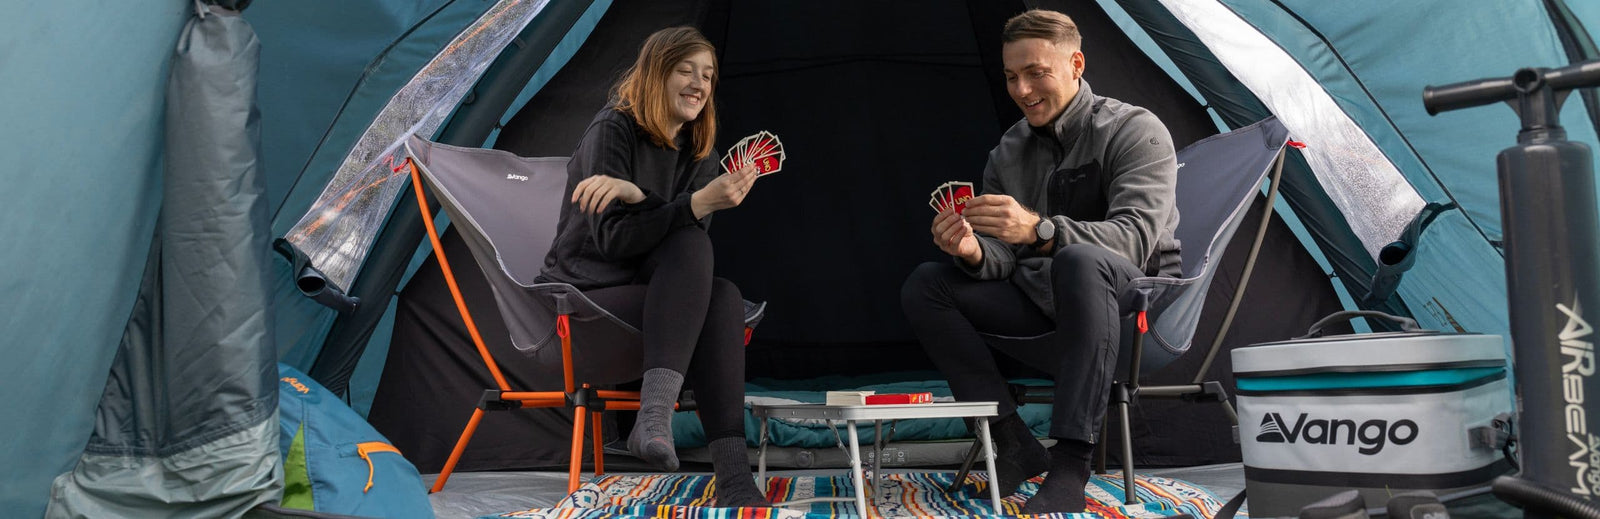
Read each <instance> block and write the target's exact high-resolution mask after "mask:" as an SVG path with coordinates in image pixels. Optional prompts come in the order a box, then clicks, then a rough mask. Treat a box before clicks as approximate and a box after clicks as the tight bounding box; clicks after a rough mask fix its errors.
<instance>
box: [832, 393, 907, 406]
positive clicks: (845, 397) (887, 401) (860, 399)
mask: <svg viewBox="0 0 1600 519" xmlns="http://www.w3.org/2000/svg"><path fill="white" fill-rule="evenodd" d="M932 401H933V393H928V392H921V393H885V394H881V395H880V394H877V392H875V391H829V392H828V394H827V404H828V405H891V404H926V403H929V402H932Z"/></svg>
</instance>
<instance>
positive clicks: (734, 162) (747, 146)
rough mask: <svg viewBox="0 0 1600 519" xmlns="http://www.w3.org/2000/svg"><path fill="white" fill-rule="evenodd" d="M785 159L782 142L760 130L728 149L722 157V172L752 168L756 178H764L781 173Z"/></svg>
mask: <svg viewBox="0 0 1600 519" xmlns="http://www.w3.org/2000/svg"><path fill="white" fill-rule="evenodd" d="M786 158H788V156H787V155H785V154H784V153H783V141H781V140H778V136H777V135H773V134H772V132H769V131H766V130H762V131H761V132H760V133H757V134H755V135H751V136H749V137H745V138H744V139H740V140H739V142H738V143H737V144H734V145H733V146H732V147H730V148H728V153H727V154H726V155H723V157H722V171H723V172H724V173H732V172H734V171H737V170H738V169H739V168H742V167H745V166H752V167H754V168H755V169H756V173H757V175H758V176H765V175H767V174H770V173H777V172H778V171H781V170H782V169H783V160H784V159H786Z"/></svg>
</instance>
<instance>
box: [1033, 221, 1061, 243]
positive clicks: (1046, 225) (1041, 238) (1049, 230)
mask: <svg viewBox="0 0 1600 519" xmlns="http://www.w3.org/2000/svg"><path fill="white" fill-rule="evenodd" d="M1033 234H1034V238H1035V239H1034V240H1033V248H1035V249H1037V248H1039V247H1043V246H1044V244H1046V243H1049V242H1050V240H1053V239H1055V237H1056V223H1055V222H1052V221H1050V219H1049V218H1045V217H1043V216H1040V217H1039V224H1038V225H1035V226H1033Z"/></svg>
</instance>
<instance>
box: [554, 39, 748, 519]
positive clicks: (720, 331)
mask: <svg viewBox="0 0 1600 519" xmlns="http://www.w3.org/2000/svg"><path fill="white" fill-rule="evenodd" d="M716 67H717V63H716V54H715V53H714V51H713V49H712V47H711V42H709V41H706V39H705V37H704V36H701V34H700V32H699V31H696V30H695V29H693V28H689V27H674V28H669V29H663V30H661V31H658V32H656V33H655V34H652V35H650V37H649V38H648V39H646V40H645V42H644V46H643V48H642V49H640V51H639V58H638V60H636V61H635V62H634V64H633V67H632V68H629V69H628V71H627V73H626V74H625V75H624V76H623V77H622V79H621V80H620V81H619V82H618V83H617V85H616V87H615V88H614V92H613V95H612V102H611V104H610V106H607V107H606V108H605V109H603V110H601V111H600V113H599V114H597V115H595V118H594V121H593V122H591V123H590V124H589V128H588V129H587V130H585V132H584V136H583V140H582V141H580V142H579V143H578V148H577V150H576V151H574V152H573V153H572V161H571V162H570V163H569V164H568V166H567V175H568V179H567V191H568V192H569V193H571V196H570V197H569V198H568V200H567V202H566V203H564V205H565V206H566V207H564V208H563V210H562V215H561V221H560V222H559V223H558V224H557V225H558V230H557V233H556V239H555V244H554V245H553V246H552V247H551V249H550V254H549V255H548V256H546V257H545V266H544V271H543V273H542V274H541V275H540V277H541V278H542V280H543V281H555V282H562V283H569V284H572V285H573V286H576V287H578V288H579V289H582V290H583V291H584V294H585V295H587V296H588V297H589V298H590V299H592V300H594V301H595V302H596V303H598V304H599V305H600V306H602V307H604V308H605V309H606V310H607V311H610V312H611V313H613V314H615V315H617V316H618V317H619V318H621V319H623V320H625V321H628V322H629V323H630V324H632V325H634V326H635V327H637V328H638V329H639V330H640V331H641V332H642V333H643V335H644V383H643V384H644V385H643V387H642V388H641V389H640V404H639V417H638V421H637V422H636V423H635V424H634V427H633V433H632V435H631V436H630V437H629V438H628V450H629V451H632V452H633V454H634V455H635V456H638V457H640V458H642V459H644V460H646V461H648V462H650V463H652V464H654V465H655V466H656V467H658V468H661V469H662V470H667V471H675V470H677V469H678V456H677V452H676V451H675V450H674V448H673V443H672V424H671V419H672V413H673V404H674V403H675V402H676V401H677V398H678V392H679V390H680V389H681V388H682V387H683V385H684V382H685V380H686V379H687V381H688V384H689V386H690V387H693V388H694V390H695V399H696V400H697V401H698V402H699V404H700V419H701V421H702V422H703V423H704V424H705V429H706V437H707V438H708V439H710V440H711V445H710V449H711V460H712V466H713V467H714V468H715V470H716V499H717V506H768V505H769V503H768V502H767V500H766V497H765V495H764V493H763V492H761V491H760V490H759V489H757V488H756V486H755V481H754V478H753V477H752V476H751V474H750V463H749V459H748V458H747V457H746V451H745V440H744V438H745V436H744V341H743V339H744V335H743V330H744V304H743V299H742V298H741V297H740V294H739V289H738V288H737V287H735V286H734V285H733V283H730V282H729V281H728V280H726V279H722V278H717V277H712V275H711V264H712V254H711V240H710V239H709V238H708V237H707V236H706V226H707V225H708V224H710V223H711V213H712V212H714V211H717V210H720V209H727V208H730V207H734V206H737V205H739V203H740V202H742V201H743V200H744V197H745V195H746V194H748V193H749V192H750V188H751V186H753V185H754V183H755V179H756V172H755V170H754V169H752V168H744V169H740V170H738V171H734V172H732V173H730V174H719V173H720V171H719V170H720V166H719V164H718V161H717V157H716V156H715V155H713V154H712V153H711V144H712V141H713V140H714V139H715V137H716V132H717V127H716V110H715V103H714V101H713V99H712V94H713V93H714V92H715V88H716V83H717V69H716Z"/></svg>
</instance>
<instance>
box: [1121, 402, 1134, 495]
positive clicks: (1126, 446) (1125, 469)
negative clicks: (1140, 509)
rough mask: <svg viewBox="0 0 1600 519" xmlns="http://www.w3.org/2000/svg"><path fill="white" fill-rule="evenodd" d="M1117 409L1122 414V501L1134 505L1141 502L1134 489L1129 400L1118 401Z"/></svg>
mask: <svg viewBox="0 0 1600 519" xmlns="http://www.w3.org/2000/svg"><path fill="white" fill-rule="evenodd" d="M1117 411H1118V413H1120V414H1121V415H1122V503H1123V504H1125V505H1132V504H1137V503H1138V502H1139V496H1138V495H1137V494H1135V493H1134V491H1133V490H1134V486H1133V428H1132V427H1131V426H1130V425H1129V423H1128V402H1127V400H1123V401H1122V402H1118V403H1117Z"/></svg>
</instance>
